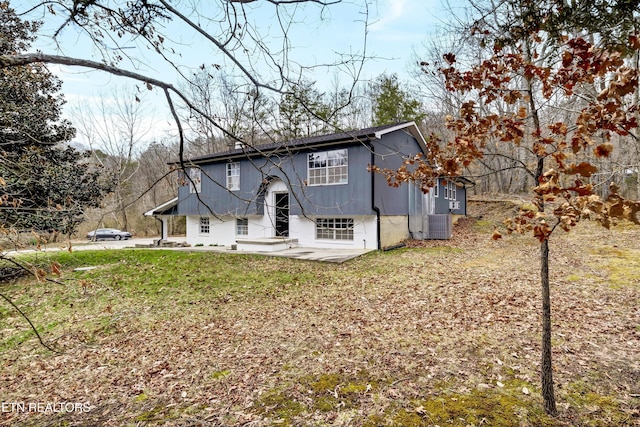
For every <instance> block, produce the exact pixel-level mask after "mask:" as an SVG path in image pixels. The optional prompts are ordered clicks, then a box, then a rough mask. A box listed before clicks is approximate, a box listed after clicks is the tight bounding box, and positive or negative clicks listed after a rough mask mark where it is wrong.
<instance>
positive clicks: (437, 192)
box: [432, 179, 440, 197]
mask: <svg viewBox="0 0 640 427" xmlns="http://www.w3.org/2000/svg"><path fill="white" fill-rule="evenodd" d="M432 191H433V197H438V196H439V195H440V180H438V179H436V185H434V186H433V189H432Z"/></svg>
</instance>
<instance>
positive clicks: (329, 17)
mask: <svg viewBox="0 0 640 427" xmlns="http://www.w3.org/2000/svg"><path fill="white" fill-rule="evenodd" d="M442 1H443V0H378V2H377V3H376V4H374V5H371V6H370V7H369V10H368V11H369V27H368V38H367V47H366V48H367V51H366V55H367V56H368V57H372V58H373V59H370V60H369V61H367V63H366V64H365V67H364V69H363V70H362V74H361V78H363V79H365V80H366V79H373V78H375V77H377V76H378V75H380V74H381V73H383V72H387V73H397V74H398V75H399V76H400V78H401V79H408V74H409V73H408V71H409V68H410V67H411V65H412V64H411V61H412V59H413V58H412V56H413V51H414V49H417V50H418V51H419V50H420V45H421V44H422V43H423V42H424V41H426V40H427V39H428V37H429V35H430V34H431V33H433V32H434V30H435V27H436V25H437V24H438V23H439V21H446V20H447V19H448V18H449V16H448V14H449V13H450V12H444V11H445V6H443V4H442ZM27 3H29V2H27ZM201 4H206V3H201ZM256 4H258V5H265V3H264V2H256ZM250 6H251V7H250ZM246 8H247V9H248V10H250V13H251V14H250V15H249V20H250V22H253V23H254V25H255V26H256V27H257V28H258V30H259V31H260V32H261V34H262V35H263V36H264V39H265V41H266V40H269V41H270V42H272V43H273V46H274V48H278V47H279V43H281V36H280V38H278V37H277V36H278V35H279V34H281V31H280V29H279V28H278V27H277V18H276V16H275V15H274V12H273V8H272V7H271V6H268V5H267V6H255V7H254V6H253V3H249V4H247V6H246ZM252 8H254V9H255V10H254V11H251V9H252ZM16 9H17V11H20V9H21V7H16ZM205 12H206V11H203V13H202V14H203V16H204V15H206V13H205ZM317 12H318V8H317V7H307V8H305V7H300V8H298V9H296V10H295V12H294V18H295V20H296V21H297V22H298V23H297V24H296V25H294V26H292V27H291V28H290V30H289V31H290V32H289V38H290V40H291V42H292V44H293V48H292V50H291V51H290V58H291V59H293V60H294V61H298V62H301V63H305V64H321V63H327V62H333V61H335V60H336V58H337V53H338V52H353V53H362V50H363V40H364V37H363V32H364V29H363V28H364V27H363V19H364V15H363V8H362V6H361V5H353V4H350V3H349V2H345V3H343V4H340V5H337V6H331V7H329V8H328V9H326V10H325V11H324V12H323V14H322V15H321V17H320V16H319V14H318V13H317ZM33 18H34V19H37V18H38V17H37V16H34V17H33ZM200 23H201V25H203V26H204V25H206V22H205V21H204V20H203V21H201V22H200ZM55 25H59V24H56V23H55V22H45V28H46V27H47V26H48V27H49V28H52V26H55ZM170 25H171V24H169V26H168V27H167V30H168V33H170V34H171V35H172V36H171V40H168V45H169V44H172V45H173V46H174V47H175V48H176V50H177V51H179V54H180V55H181V56H180V57H179V59H180V63H181V64H183V65H184V68H183V70H184V71H185V72H187V73H190V72H192V71H191V70H192V69H195V68H197V67H198V66H199V65H201V64H213V63H218V64H223V65H224V62H223V61H224V60H223V59H222V58H220V57H217V58H216V56H215V53H214V52H213V51H209V52H207V49H209V47H208V46H206V45H204V46H203V45H202V44H201V42H198V41H195V40H196V39H195V38H194V36H193V35H189V34H185V33H182V32H181V29H180V28H178V27H176V28H171V26H170ZM210 25H211V26H212V28H215V27H214V26H213V24H210ZM272 35H273V36H272ZM59 42H60V45H59V46H60V48H61V50H58V49H57V46H55V45H53V44H52V43H51V42H48V41H47V40H46V39H41V40H39V41H38V43H37V45H35V47H37V48H39V49H41V50H42V51H44V52H45V53H55V54H62V55H67V56H72V57H82V58H91V59H99V58H98V57H97V56H93V55H96V54H97V49H95V47H92V46H91V45H90V44H89V43H88V41H87V40H86V39H85V38H83V37H82V35H81V34H80V33H79V32H78V31H77V30H75V29H73V28H67V29H65V30H64V32H63V33H62V37H61V38H60V39H59ZM129 45H131V46H132V47H133V46H135V44H134V43H131V44H128V43H124V44H121V46H129ZM122 52H124V53H125V54H128V55H131V57H133V58H134V62H125V63H123V64H122V65H123V66H125V67H126V68H129V69H131V70H135V71H140V72H141V73H144V74H148V75H149V76H151V77H154V78H158V79H160V80H164V81H169V82H172V83H176V81H177V78H176V73H175V71H174V70H171V69H169V68H167V67H166V66H165V65H164V64H163V63H162V62H160V61H158V60H156V59H151V60H150V59H149V58H152V57H153V55H152V54H151V52H150V51H149V50H148V49H147V48H145V47H141V46H137V47H135V48H132V49H125V50H123V51H122ZM92 56H93V57H92ZM137 61H139V62H137ZM51 69H52V70H54V71H55V72H57V74H58V75H59V77H60V78H61V79H62V80H63V82H64V83H63V92H64V93H65V97H66V99H67V101H68V102H69V104H75V103H77V102H80V103H82V102H88V103H92V102H95V101H96V100H97V99H98V98H99V97H100V96H101V95H102V94H105V93H108V92H109V88H110V87H111V86H112V85H114V84H115V85H118V86H124V85H130V84H131V83H128V82H127V81H124V80H123V79H121V78H117V77H113V76H110V75H108V74H106V73H103V72H98V71H89V70H86V69H78V68H71V67H51ZM258 72H260V73H264V75H268V69H267V68H266V67H258ZM334 73H335V71H333V70H331V71H328V69H327V68H326V67H325V68H320V69H319V70H318V73H317V74H315V75H314V76H311V78H312V79H313V80H316V81H317V83H316V88H317V89H319V90H321V91H322V90H324V89H327V88H328V87H323V86H328V85H329V84H330V82H331V80H332V78H333V74H334ZM345 81H348V78H347V76H345ZM152 92H154V93H149V94H146V95H147V99H151V100H152V102H153V104H154V106H155V108H154V113H153V115H154V117H153V119H151V118H150V120H153V121H154V122H155V125H154V131H155V133H156V134H157V135H161V134H163V133H164V132H165V131H166V130H168V129H171V128H172V127H174V126H175V125H174V124H172V123H171V120H170V118H169V115H168V111H167V110H166V107H164V96H163V95H162V94H161V93H160V92H159V91H158V90H156V91H152ZM70 118H71V119H72V120H73V118H72V117H70Z"/></svg>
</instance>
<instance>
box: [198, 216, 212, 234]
mask: <svg viewBox="0 0 640 427" xmlns="http://www.w3.org/2000/svg"><path fill="white" fill-rule="evenodd" d="M209 231H211V223H210V222H209V217H208V216H201V217H200V234H209Z"/></svg>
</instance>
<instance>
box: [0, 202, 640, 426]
mask: <svg viewBox="0 0 640 427" xmlns="http://www.w3.org/2000/svg"><path fill="white" fill-rule="evenodd" d="M512 209H515V205H513V204H512V203H511V202H506V201H502V202H494V203H488V202H484V203H481V202H475V203H472V205H471V207H470V214H472V215H474V217H473V218H471V219H463V220H460V222H459V224H458V225H457V226H456V227H455V229H454V238H453V239H452V240H448V241H423V242H415V241H413V242H409V243H408V245H407V246H408V247H407V248H404V249H399V250H394V251H389V252H376V253H370V254H367V255H365V256H362V257H360V258H357V259H354V260H351V261H348V262H346V263H343V264H325V263H317V262H308V261H300V260H291V259H286V258H272V257H260V256H249V255H238V254H221V253H206V254H193V253H191V254H189V253H177V252H166V253H164V255H162V257H164V258H162V259H163V260H164V261H161V260H158V258H157V257H158V256H159V255H158V254H163V252H159V251H128V252H122V254H125V253H126V254H127V255H126V256H124V255H121V256H120V257H121V258H120V259H119V260H118V261H115V262H113V263H105V264H104V265H102V266H100V267H99V268H97V269H94V270H90V271H85V272H77V273H73V272H71V266H70V264H69V263H65V261H64V260H61V264H62V266H63V270H64V271H63V276H62V278H61V279H60V281H59V283H51V282H41V283H37V282H33V281H26V282H25V281H19V282H17V283H13V284H5V285H2V286H3V289H4V290H5V291H6V292H7V293H10V294H11V295H12V297H13V298H14V299H15V300H16V301H17V302H18V303H19V304H21V306H22V307H23V308H25V311H26V312H27V313H28V314H29V315H30V317H31V318H32V320H33V321H34V323H36V325H37V326H38V328H39V332H40V333H41V335H42V336H43V337H44V339H45V341H47V342H49V343H51V344H52V345H54V346H55V347H56V348H58V349H60V350H62V353H61V354H56V353H53V352H50V351H48V350H46V349H44V348H42V347H41V346H39V344H38V343H37V340H36V339H35V338H34V336H33V335H32V334H31V333H29V329H28V327H27V326H26V325H25V322H24V321H23V320H21V319H20V318H19V317H18V316H17V315H16V313H14V312H12V311H10V310H9V309H8V308H6V307H4V306H3V307H2V308H1V310H2V311H0V331H2V335H0V338H1V340H2V341H1V342H0V346H1V347H0V349H1V352H0V359H1V363H2V368H1V370H0V391H1V393H0V396H2V402H0V403H2V404H4V406H2V409H3V410H2V412H1V413H0V425H7V426H8V425H11V426H14V425H38V426H41V425H42V426H49V425H51V426H53V425H86V426H96V425H113V426H120V425H131V426H138V425H180V426H192V425H193V426H196V425H202V426H227V425H228V426H235V425H247V426H267V425H291V426H298V425H310V426H385V425H395V426H436V425H438V426H480V425H487V426H539V425H540V426H554V425H566V426H573V425H589V426H609V425H628V426H635V425H640V304H639V303H640V230H639V229H638V228H637V227H632V226H630V225H622V226H620V227H618V228H615V229H611V230H606V229H601V228H598V227H597V226H596V225H594V224H583V225H581V226H580V227H578V228H577V229H576V230H574V232H572V233H570V234H562V233H558V234H556V235H554V236H553V238H552V241H551V251H552V252H551V275H552V317H553V350H554V351H553V358H554V379H555V383H556V398H557V400H558V405H559V412H560V415H559V417H558V418H557V419H550V418H548V417H546V416H545V415H544V413H543V410H542V399H541V396H540V390H539V376H538V370H539V365H540V363H539V359H540V344H539V342H540V321H539V312H540V303H539V300H540V295H539V276H538V275H539V259H538V245H537V241H535V239H532V238H530V237H528V236H505V238H503V239H502V240H500V241H497V242H496V241H493V240H491V238H490V236H491V233H492V231H493V228H494V226H499V223H500V222H499V220H500V219H501V218H503V217H504V216H505V215H508V214H510V210H512ZM143 255H144V256H143ZM75 256H76V257H77V259H76V262H81V261H82V258H81V257H82V256H88V255H84V254H82V255H81V254H80V253H77V254H76V255H75ZM145 257H148V259H147V258H145ZM154 257H155V258H154ZM143 258H145V259H143ZM171 260H173V261H171ZM85 262H88V260H86V261H85ZM172 262H175V263H172ZM165 264H166V265H165ZM74 274H75V276H74ZM66 279H73V280H68V281H65V280H66ZM63 283H64V285H62V284H63ZM34 402H36V403H38V402H39V403H41V404H42V406H41V407H40V410H31V411H29V410H28V406H27V405H28V404H29V403H34ZM55 402H58V403H62V404H64V403H68V402H71V403H77V402H79V403H81V404H85V403H86V406H83V407H82V408H83V410H66V411H65V410H55V407H54V408H53V409H51V410H47V407H46V406H45V405H46V404H47V403H55ZM19 403H23V404H24V405H25V407H26V409H25V410H21V409H20V407H19V406H15V405H14V406H13V409H11V407H10V406H11V404H19ZM7 405H9V406H7ZM61 407H64V405H62V406H61ZM68 408H70V407H69V406H68V407H67V409H68ZM85 409H87V410H85Z"/></svg>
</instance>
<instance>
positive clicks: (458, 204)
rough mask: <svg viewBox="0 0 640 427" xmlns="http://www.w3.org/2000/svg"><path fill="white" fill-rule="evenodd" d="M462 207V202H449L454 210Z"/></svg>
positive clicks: (450, 208) (450, 207)
mask: <svg viewBox="0 0 640 427" xmlns="http://www.w3.org/2000/svg"><path fill="white" fill-rule="evenodd" d="M457 209H460V202H459V201H458V202H449V210H451V211H454V210H457Z"/></svg>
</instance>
